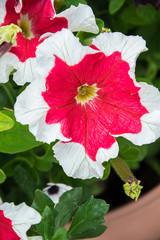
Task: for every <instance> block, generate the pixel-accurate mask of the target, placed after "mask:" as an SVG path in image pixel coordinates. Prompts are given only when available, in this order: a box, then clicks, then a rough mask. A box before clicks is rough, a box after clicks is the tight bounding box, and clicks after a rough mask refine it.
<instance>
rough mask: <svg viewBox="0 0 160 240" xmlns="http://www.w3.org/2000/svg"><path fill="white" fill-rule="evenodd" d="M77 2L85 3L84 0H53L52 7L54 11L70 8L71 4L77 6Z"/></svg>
mask: <svg viewBox="0 0 160 240" xmlns="http://www.w3.org/2000/svg"><path fill="white" fill-rule="evenodd" d="M79 3H82V4H87V2H86V1H85V0H54V7H55V10H56V13H57V12H58V13H59V12H61V11H63V10H65V9H66V8H70V7H71V5H74V6H76V7H77V6H78V4H79Z"/></svg>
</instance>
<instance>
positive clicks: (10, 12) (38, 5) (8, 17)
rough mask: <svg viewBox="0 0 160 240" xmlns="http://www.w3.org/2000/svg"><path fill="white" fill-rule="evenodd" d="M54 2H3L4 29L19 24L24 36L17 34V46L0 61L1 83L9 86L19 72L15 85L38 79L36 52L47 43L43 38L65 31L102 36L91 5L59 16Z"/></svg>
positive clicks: (0, 18) (1, 22)
mask: <svg viewBox="0 0 160 240" xmlns="http://www.w3.org/2000/svg"><path fill="white" fill-rule="evenodd" d="M53 2H54V1H52V0H22V1H18V4H17V2H16V0H1V1H0V27H2V26H6V25H10V24H15V25H17V26H19V27H20V28H21V30H22V32H19V33H18V34H17V39H16V40H17V46H14V47H12V48H11V49H10V50H9V52H8V53H6V54H5V55H4V56H3V57H1V58H0V72H1V76H0V82H7V81H8V78H9V73H10V72H11V71H12V70H13V69H14V68H15V69H16V70H17V72H16V73H14V78H13V79H14V81H15V82H16V83H17V84H19V85H23V84H24V83H26V82H31V81H32V80H33V78H34V76H35V65H36V60H35V51H36V48H37V46H38V45H39V44H40V43H41V42H42V41H43V39H44V38H42V35H43V36H45V37H46V33H50V34H51V33H55V32H57V31H60V30H61V29H62V28H69V29H70V30H71V31H79V30H82V31H87V32H93V33H98V27H97V25H96V22H95V17H94V14H93V12H92V10H91V8H90V7H89V6H87V5H83V4H79V6H78V7H75V6H71V7H70V8H69V9H67V10H65V11H63V12H61V13H60V14H57V15H56V13H55V10H54V6H53Z"/></svg>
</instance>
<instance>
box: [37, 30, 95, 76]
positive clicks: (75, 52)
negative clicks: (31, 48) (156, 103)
mask: <svg viewBox="0 0 160 240" xmlns="http://www.w3.org/2000/svg"><path fill="white" fill-rule="evenodd" d="M96 52H97V51H95V50H93V49H92V48H90V47H88V46H82V44H81V43H80V42H79V39H78V38H76V37H75V36H74V35H73V33H72V32H71V31H70V30H68V29H62V31H60V32H57V33H55V34H52V36H50V37H48V38H47V39H45V40H44V41H43V42H42V43H41V44H40V45H39V46H38V47H37V51H36V58H37V72H39V74H40V76H39V77H41V76H44V77H46V76H47V75H48V73H49V72H50V70H51V69H52V68H53V67H54V56H53V55H56V56H57V57H59V58H60V59H62V60H63V61H65V62H66V63H67V64H68V65H69V66H72V65H75V64H77V63H79V62H80V61H81V60H82V59H83V58H84V56H85V55H86V54H92V53H96Z"/></svg>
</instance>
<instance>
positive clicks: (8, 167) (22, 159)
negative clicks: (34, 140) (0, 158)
mask: <svg viewBox="0 0 160 240" xmlns="http://www.w3.org/2000/svg"><path fill="white" fill-rule="evenodd" d="M25 164H27V165H29V167H31V168H33V166H34V164H35V161H34V159H33V157H32V156H31V155H30V154H29V152H27V156H21V155H19V156H17V157H16V158H14V159H12V160H10V161H9V162H7V163H6V164H5V165H4V166H3V171H4V172H5V174H6V175H7V177H11V176H12V175H13V174H14V169H15V167H16V166H17V165H21V166H24V167H25Z"/></svg>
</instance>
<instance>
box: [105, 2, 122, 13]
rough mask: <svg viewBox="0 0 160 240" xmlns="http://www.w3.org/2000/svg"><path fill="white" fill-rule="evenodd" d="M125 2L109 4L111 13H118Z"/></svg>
mask: <svg viewBox="0 0 160 240" xmlns="http://www.w3.org/2000/svg"><path fill="white" fill-rule="evenodd" d="M124 2H125V0H110V2H109V13H110V14H114V13H116V12H117V11H118V10H119V9H120V8H121V7H122V5H123V3H124Z"/></svg>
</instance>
